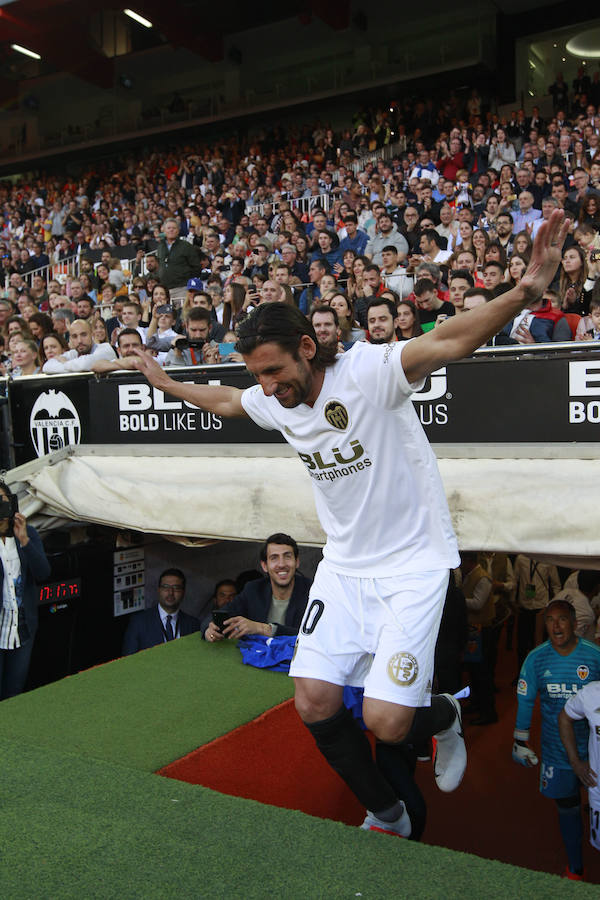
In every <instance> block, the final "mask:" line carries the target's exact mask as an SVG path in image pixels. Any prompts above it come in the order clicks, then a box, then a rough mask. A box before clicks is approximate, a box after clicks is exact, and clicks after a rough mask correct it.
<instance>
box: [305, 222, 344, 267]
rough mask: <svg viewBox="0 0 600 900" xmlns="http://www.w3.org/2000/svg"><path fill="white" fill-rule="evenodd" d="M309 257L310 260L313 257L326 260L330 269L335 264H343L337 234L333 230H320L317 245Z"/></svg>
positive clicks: (313, 258)
mask: <svg viewBox="0 0 600 900" xmlns="http://www.w3.org/2000/svg"><path fill="white" fill-rule="evenodd" d="M310 259H311V262H312V261H313V260H315V259H325V260H327V264H328V265H329V269H330V270H331V269H333V268H334V266H336V265H337V266H343V262H342V252H341V250H340V246H339V240H338V236H337V234H335V232H333V231H320V232H319V234H318V237H317V245H316V247H315V249H314V251H313V253H312V254H311V257H310Z"/></svg>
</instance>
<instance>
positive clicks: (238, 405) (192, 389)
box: [135, 349, 247, 418]
mask: <svg viewBox="0 0 600 900" xmlns="http://www.w3.org/2000/svg"><path fill="white" fill-rule="evenodd" d="M135 353H136V365H135V367H136V369H138V370H139V371H140V372H141V373H142V375H144V376H145V377H146V378H147V379H148V381H149V382H150V384H151V385H153V386H154V387H157V388H158V389H159V390H161V391H164V393H166V394H170V395H171V396H172V397H177V398H178V399H179V400H185V401H186V402H187V403H192V404H193V405H194V406H199V407H200V408H201V409H205V410H206V411H207V412H212V413H216V414H217V415H218V416H224V417H225V418H232V417H234V416H247V413H246V410H245V409H244V407H243V406H242V394H243V391H241V390H239V388H234V387H228V386H227V385H220V384H184V383H182V382H181V381H175V380H174V379H173V378H171V377H170V376H169V375H167V373H166V372H165V370H164V369H162V368H161V367H160V366H159V365H158V363H157V362H156V361H155V360H154V359H153V358H152V357H151V356H149V355H148V354H147V353H145V352H144V351H143V350H141V349H140V350H136V351H135Z"/></svg>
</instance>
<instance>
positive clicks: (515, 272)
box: [504, 253, 527, 287]
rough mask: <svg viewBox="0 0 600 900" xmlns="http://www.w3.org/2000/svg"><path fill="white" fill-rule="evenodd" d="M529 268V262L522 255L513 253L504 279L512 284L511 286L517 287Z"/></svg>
mask: <svg viewBox="0 0 600 900" xmlns="http://www.w3.org/2000/svg"><path fill="white" fill-rule="evenodd" d="M526 268H527V262H526V261H525V260H524V259H523V257H522V256H519V254H518V253H513V255H512V256H511V258H510V261H509V263H508V268H507V270H506V276H505V278H504V280H505V281H506V282H507V283H508V284H510V286H511V287H516V286H517V285H518V283H519V282H520V280H521V278H522V277H523V273H524V271H525V269H526Z"/></svg>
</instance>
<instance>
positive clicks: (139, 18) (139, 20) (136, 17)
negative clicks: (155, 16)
mask: <svg viewBox="0 0 600 900" xmlns="http://www.w3.org/2000/svg"><path fill="white" fill-rule="evenodd" d="M123 12H124V13H125V15H126V16H129V18H130V19H133V21H134V22H137V23H138V25H143V26H144V28H153V27H154V26H153V25H152V22H151V21H150V20H149V19H145V18H144V17H143V16H140V14H139V13H136V12H134V11H133V10H132V9H124V10H123Z"/></svg>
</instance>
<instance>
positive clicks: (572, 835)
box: [556, 797, 583, 875]
mask: <svg viewBox="0 0 600 900" xmlns="http://www.w3.org/2000/svg"><path fill="white" fill-rule="evenodd" d="M556 806H557V808H558V824H559V826H560V833H561V836H562V839H563V844H564V845H565V850H566V851H567V859H568V860H569V869H570V870H571V872H573V873H574V874H577V875H581V873H582V872H583V848H582V843H583V823H582V821H581V806H580V802H579V797H572V798H571V797H568V798H566V799H565V800H557V801H556Z"/></svg>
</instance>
